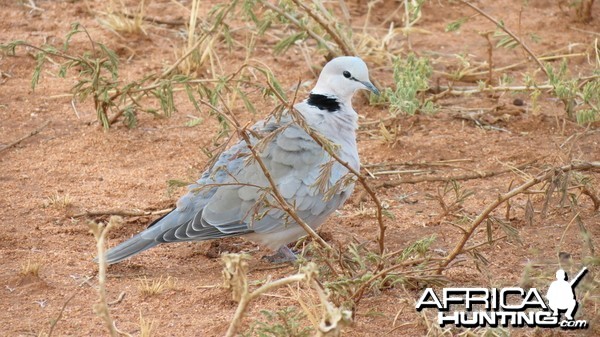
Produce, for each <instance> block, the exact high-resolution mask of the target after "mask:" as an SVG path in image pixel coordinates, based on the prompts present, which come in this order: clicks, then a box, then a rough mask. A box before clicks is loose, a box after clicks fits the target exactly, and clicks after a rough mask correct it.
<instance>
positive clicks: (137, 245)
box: [96, 234, 159, 264]
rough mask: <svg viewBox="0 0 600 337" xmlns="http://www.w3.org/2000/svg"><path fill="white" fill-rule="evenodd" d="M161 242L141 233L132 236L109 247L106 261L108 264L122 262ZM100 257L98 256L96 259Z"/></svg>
mask: <svg viewBox="0 0 600 337" xmlns="http://www.w3.org/2000/svg"><path fill="white" fill-rule="evenodd" d="M158 244H159V242H157V241H156V240H152V239H148V238H143V237H142V236H141V235H140V234H138V235H136V236H134V237H132V238H131V239H129V240H127V241H125V242H123V243H121V244H120V245H118V246H116V247H113V248H111V249H109V250H108V251H107V252H106V262H107V263H108V264H113V263H117V262H121V261H123V260H125V259H127V258H129V257H131V256H133V255H136V254H138V253H141V252H143V251H145V250H146V249H150V248H152V247H154V246H156V245H158ZM97 260H98V258H96V261H97Z"/></svg>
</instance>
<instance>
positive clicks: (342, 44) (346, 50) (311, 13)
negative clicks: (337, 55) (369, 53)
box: [292, 0, 356, 55]
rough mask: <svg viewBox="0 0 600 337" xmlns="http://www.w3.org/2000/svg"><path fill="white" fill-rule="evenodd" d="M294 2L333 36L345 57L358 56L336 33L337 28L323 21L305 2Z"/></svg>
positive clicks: (294, 0) (293, 0)
mask: <svg viewBox="0 0 600 337" xmlns="http://www.w3.org/2000/svg"><path fill="white" fill-rule="evenodd" d="M292 2H293V3H295V4H296V6H298V7H300V8H302V9H304V11H305V12H306V14H308V16H310V17H311V18H313V20H315V21H316V22H317V23H318V24H319V25H320V26H321V27H322V28H323V29H324V30H325V31H326V32H327V34H329V36H331V38H332V39H333V40H334V41H335V43H336V44H337V45H338V47H339V48H340V50H341V51H342V53H343V54H344V55H355V54H356V53H355V52H354V51H353V50H352V48H351V47H350V46H349V45H348V43H347V42H346V41H344V39H343V38H342V37H341V36H340V35H339V34H338V33H337V32H336V31H335V28H333V27H331V25H330V24H329V23H328V22H326V21H325V20H323V18H321V17H320V16H319V15H318V14H317V13H315V12H314V11H313V10H312V9H310V7H308V6H307V5H306V4H305V3H304V2H302V1H298V0H292Z"/></svg>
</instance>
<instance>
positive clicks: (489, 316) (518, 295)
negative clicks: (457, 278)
mask: <svg viewBox="0 0 600 337" xmlns="http://www.w3.org/2000/svg"><path fill="white" fill-rule="evenodd" d="M587 271H588V270H587V268H585V267H584V268H583V269H582V270H581V271H580V272H579V273H578V274H577V275H576V276H575V277H574V278H573V279H572V280H571V281H569V280H568V276H567V273H565V271H564V270H562V269H559V270H558V271H557V272H556V280H555V281H552V283H551V284H550V286H549V288H548V291H547V292H546V299H547V301H548V302H547V304H546V302H545V301H544V299H543V298H542V296H541V295H540V292H539V291H538V290H537V289H536V288H530V289H527V290H525V289H523V288H518V287H510V288H501V289H498V288H491V289H489V288H443V289H442V294H441V295H442V296H441V300H440V297H438V295H437V294H436V293H435V291H434V290H433V289H432V288H427V289H425V291H424V292H423V294H422V295H421V298H419V300H418V301H417V304H416V306H415V309H416V310H417V311H421V310H423V309H426V308H436V309H437V310H438V324H439V325H440V326H441V327H444V326H446V325H455V326H457V327H467V328H474V327H486V326H489V327H498V326H501V327H524V326H527V327H544V328H557V327H560V328H563V329H585V328H587V327H588V323H587V321H585V320H574V316H575V313H576V312H577V306H578V303H577V299H576V297H575V288H576V287H577V284H578V283H579V281H581V279H582V278H583V277H584V276H585V274H586V273H587ZM451 309H453V310H451ZM561 312H564V313H565V315H564V316H565V318H566V319H565V320H561V319H560V314H561Z"/></svg>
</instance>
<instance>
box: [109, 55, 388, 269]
mask: <svg viewBox="0 0 600 337" xmlns="http://www.w3.org/2000/svg"><path fill="white" fill-rule="evenodd" d="M361 89H366V90H369V91H371V92H373V93H374V94H377V95H378V94H379V90H378V89H377V88H376V87H375V86H374V85H373V84H372V83H371V82H370V80H369V70H368V68H367V65H366V64H365V62H364V61H363V60H362V59H360V58H359V57H354V56H341V57H337V58H334V59H332V60H331V61H329V62H328V63H327V64H326V65H325V66H324V67H323V69H322V71H321V73H320V75H319V78H318V80H317V83H316V84H315V87H314V88H313V89H312V90H311V91H310V93H309V96H308V97H307V98H306V99H305V100H303V101H301V102H299V103H297V104H295V105H294V108H295V110H296V111H297V112H298V113H299V114H301V115H302V117H303V119H304V120H305V122H306V125H307V126H308V127H310V128H311V129H313V130H314V131H316V132H317V133H319V134H320V135H322V136H324V137H326V138H327V139H328V140H329V142H331V143H334V144H336V146H335V147H334V150H335V151H336V154H337V155H338V156H339V157H340V159H341V160H342V161H343V162H346V163H347V164H348V165H349V166H350V167H352V168H353V169H354V170H356V171H358V170H359V169H360V160H359V157H358V149H357V144H356V129H357V127H358V115H357V113H356V112H355V111H354V109H353V107H352V97H353V95H354V93H355V92H356V91H358V90H361ZM251 130H252V131H251V132H249V136H250V142H251V143H252V144H253V146H255V150H257V153H258V156H259V157H260V158H261V161H262V162H263V163H264V165H265V166H266V168H267V170H268V172H269V174H270V176H271V178H272V180H273V182H274V183H275V184H276V186H277V189H278V191H279V192H280V193H281V196H282V197H283V198H285V200H286V201H287V202H288V203H289V204H290V205H292V206H293V207H294V209H295V211H296V213H297V214H298V216H299V217H300V218H301V219H302V220H304V222H306V223H307V224H308V225H309V226H310V227H311V228H313V229H316V228H317V227H319V226H320V225H321V224H322V223H323V222H325V220H326V219H327V217H328V216H330V215H331V214H332V213H333V212H334V211H335V210H337V209H338V208H340V207H341V206H342V205H343V204H344V202H345V201H346V200H347V199H348V198H349V197H350V195H351V194H352V191H353V189H354V184H353V183H352V182H350V183H347V184H340V185H342V186H341V187H340V188H337V189H336V190H335V191H334V192H335V193H333V195H327V196H326V195H325V192H326V191H324V190H323V188H320V187H319V186H318V185H319V182H321V183H322V182H323V179H326V180H325V182H326V183H328V184H326V185H329V186H333V185H334V184H335V183H336V182H338V181H339V180H340V179H342V178H343V177H344V176H345V175H346V174H347V173H348V169H347V168H346V167H345V166H343V165H341V164H340V163H339V162H337V161H335V159H333V158H332V157H331V155H330V154H329V153H328V152H327V151H326V150H324V149H323V148H322V147H321V146H320V145H319V144H318V143H317V142H316V141H315V140H314V139H313V138H312V137H311V136H310V135H309V134H308V133H307V131H306V130H305V129H304V128H303V127H301V126H300V125H298V124H297V123H296V122H295V120H294V119H293V116H292V115H291V114H290V113H289V112H287V111H284V112H283V113H282V115H281V117H280V118H275V117H270V118H266V119H265V120H262V121H259V122H258V123H256V124H255V125H254V126H253V127H252V128H251ZM260 135H262V136H264V138H263V137H259V136H260ZM269 135H270V136H269ZM261 139H262V143H261ZM259 144H260V145H259ZM249 157H252V154H251V152H250V149H249V147H248V143H246V141H244V140H239V142H238V143H236V144H234V145H232V146H231V147H230V148H229V149H227V150H225V151H224V152H222V153H221V154H220V156H219V157H218V159H217V160H216V161H215V162H214V163H213V164H212V166H211V167H210V168H209V169H208V170H206V171H205V172H204V173H203V174H202V176H201V177H200V179H199V180H198V181H196V182H195V183H193V184H191V185H190V186H188V193H187V194H185V195H183V197H181V198H180V199H179V200H178V202H177V205H176V208H175V209H174V210H172V211H171V212H170V213H168V214H166V215H164V216H163V217H161V218H159V219H157V220H156V221H154V222H153V223H151V224H150V225H149V226H148V228H147V229H145V230H143V231H142V232H140V233H138V234H136V235H134V236H133V237H131V238H130V239H129V240H127V241H125V242H123V243H121V244H119V245H117V246H115V247H113V248H111V249H109V250H108V251H107V252H106V261H107V263H109V264H113V263H117V262H120V261H123V260H125V259H127V258H129V257H131V256H133V255H136V254H138V253H140V252H143V251H145V250H147V249H150V248H152V247H154V246H157V245H159V244H161V243H171V242H184V241H204V240H213V239H219V238H226V237H235V236H241V237H244V238H246V239H248V240H250V241H252V242H255V243H258V244H260V245H263V246H265V247H267V248H269V249H271V250H273V251H275V252H276V253H275V254H274V255H273V256H271V257H270V258H268V259H269V260H270V261H272V262H278V263H279V262H286V261H293V260H294V259H295V254H294V252H292V251H291V250H290V249H289V248H288V246H287V245H288V244H289V243H291V242H293V241H295V240H297V239H299V238H300V237H302V236H303V235H305V234H306V232H305V230H304V229H303V228H302V227H301V226H300V225H298V224H297V223H296V222H295V221H294V220H293V219H291V217H289V216H288V214H287V213H286V212H285V211H283V210H282V209H281V208H278V207H273V205H276V204H277V203H276V201H275V200H274V199H273V197H272V196H271V195H269V193H268V192H266V191H268V189H269V188H270V187H271V185H270V183H269V181H268V179H267V178H266V176H265V173H264V171H263V170H262V168H261V167H260V165H259V164H258V163H257V161H256V160H251V159H252V158H249ZM332 161H333V162H332ZM328 165H329V166H330V169H327V170H325V169H324V168H325V167H326V166H328ZM321 174H329V177H321V178H320V176H321ZM319 179H320V180H319Z"/></svg>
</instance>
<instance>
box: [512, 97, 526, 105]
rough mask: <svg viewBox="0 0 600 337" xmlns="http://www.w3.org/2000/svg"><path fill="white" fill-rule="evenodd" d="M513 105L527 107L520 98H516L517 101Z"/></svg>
mask: <svg viewBox="0 0 600 337" xmlns="http://www.w3.org/2000/svg"><path fill="white" fill-rule="evenodd" d="M513 105H516V106H523V105H525V102H523V100H522V99H520V98H515V100H514V101H513Z"/></svg>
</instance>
